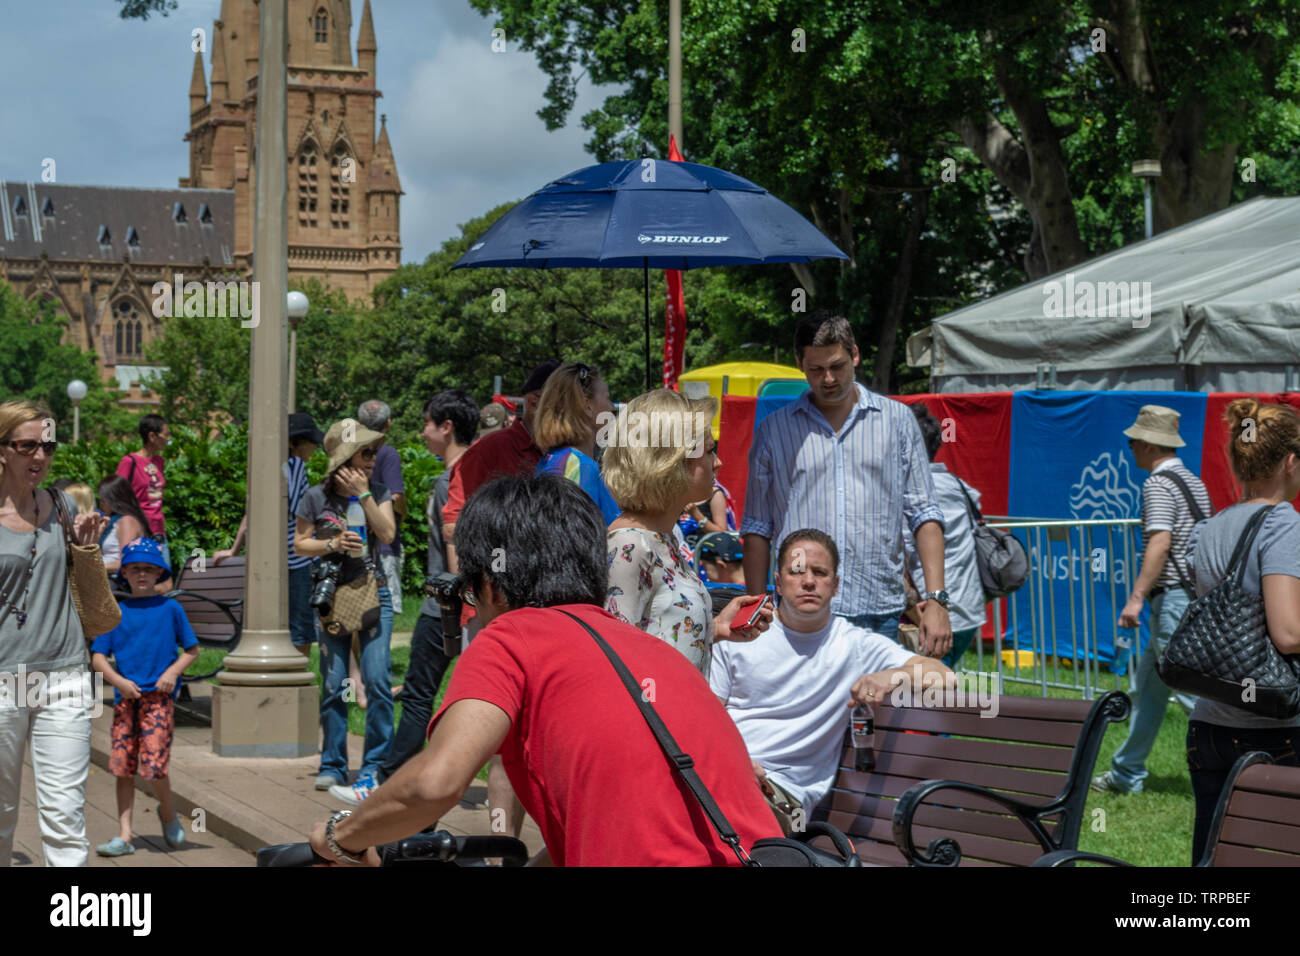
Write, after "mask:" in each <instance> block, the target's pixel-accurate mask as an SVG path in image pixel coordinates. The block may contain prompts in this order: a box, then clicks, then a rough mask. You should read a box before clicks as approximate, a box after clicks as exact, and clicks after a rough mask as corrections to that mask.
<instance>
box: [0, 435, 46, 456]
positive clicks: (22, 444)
mask: <svg viewBox="0 0 1300 956" xmlns="http://www.w3.org/2000/svg"><path fill="white" fill-rule="evenodd" d="M4 444H6V445H8V446H9V447H10V448H12V449H13V450H14V451H16V452H18V454H20V455H23V456H24V457H26V458H31V457H32V456H33V455H35V454H36V449H38V448H39V449H41V450H42V451H43V452H45V454H46V456H47V457H51V458H52V457H53V456H54V453H55V452H56V451H57V450H58V448H59V443H58V442H56V441H32V440H30V439H29V440H27V441H6V442H5V443H4Z"/></svg>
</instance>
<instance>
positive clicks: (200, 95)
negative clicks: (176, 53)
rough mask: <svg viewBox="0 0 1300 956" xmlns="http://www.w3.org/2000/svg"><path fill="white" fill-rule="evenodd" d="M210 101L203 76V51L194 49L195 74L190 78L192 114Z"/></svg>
mask: <svg viewBox="0 0 1300 956" xmlns="http://www.w3.org/2000/svg"><path fill="white" fill-rule="evenodd" d="M207 101H208V85H207V82H206V81H205V80H204V78H203V53H202V52H200V51H199V50H195V51H194V75H193V77H192V78H191V79H190V115H191V116H192V115H194V114H195V113H197V112H198V111H199V110H201V109H202V108H203V104H204V103H206V102H207Z"/></svg>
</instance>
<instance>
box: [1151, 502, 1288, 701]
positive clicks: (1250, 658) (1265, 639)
mask: <svg viewBox="0 0 1300 956" xmlns="http://www.w3.org/2000/svg"><path fill="white" fill-rule="evenodd" d="M1286 507H1290V506H1289V505H1287V506H1286ZM1271 510H1272V509H1271V508H1270V507H1267V506H1265V507H1263V508H1260V509H1259V510H1258V511H1256V512H1255V513H1254V514H1253V515H1251V517H1250V520H1249V521H1248V522H1247V523H1246V527H1245V529H1244V530H1243V531H1242V533H1241V538H1240V539H1238V541H1237V547H1236V548H1234V549H1233V552H1232V558H1231V559H1230V560H1229V561H1228V567H1227V570H1226V571H1225V572H1224V575H1223V580H1222V581H1220V582H1219V583H1218V584H1217V585H1215V586H1214V588H1212V589H1211V590H1209V591H1207V592H1206V593H1205V594H1203V595H1202V596H1201V597H1199V598H1197V599H1196V600H1194V601H1192V603H1191V604H1190V605H1188V607H1187V611H1186V612H1185V613H1184V614H1183V619H1182V620H1181V621H1180V622H1179V624H1178V627H1177V628H1176V629H1175V630H1174V633H1173V635H1172V636H1171V637H1170V638H1169V644H1168V645H1167V646H1166V647H1165V650H1164V653H1163V654H1161V655H1160V659H1159V660H1158V661H1156V673H1158V674H1159V675H1160V679H1161V680H1162V681H1164V682H1165V684H1166V685H1168V686H1169V687H1170V688H1172V689H1173V690H1181V691H1186V692H1187V693H1189V694H1195V695H1197V696H1198V697H1205V698H1207V699H1209V700H1214V701H1218V702H1219V703H1221V704H1229V705H1231V706H1233V707H1240V708H1241V709H1242V710H1246V711H1249V712H1251V713H1253V714H1258V715H1260V716H1261V717H1275V718H1287V717H1294V716H1295V715H1296V714H1300V656H1297V655H1295V654H1290V655H1286V656H1283V655H1282V654H1281V653H1279V652H1278V649H1277V647H1276V646H1274V644H1273V641H1272V639H1270V638H1269V636H1268V622H1267V620H1266V618H1265V615H1264V597H1263V595H1262V594H1255V593H1252V592H1250V591H1247V590H1246V589H1245V588H1243V587H1242V583H1241V582H1242V580H1243V578H1244V576H1245V568H1246V560H1247V556H1248V555H1249V554H1250V553H1251V550H1250V549H1251V545H1252V544H1254V542H1255V536H1256V535H1257V534H1259V529H1260V527H1261V526H1262V525H1263V524H1264V519H1265V517H1266V516H1267V515H1268V513H1269V511H1271ZM1252 683H1253V697H1254V699H1253V700H1252V699H1250V697H1251V695H1250V694H1248V693H1247V688H1249V687H1251V685H1252Z"/></svg>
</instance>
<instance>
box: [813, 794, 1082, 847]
mask: <svg viewBox="0 0 1300 956" xmlns="http://www.w3.org/2000/svg"><path fill="white" fill-rule="evenodd" d="M936 797H937V798H938V797H939V795H937V794H936ZM941 799H946V798H941ZM985 802H986V803H987V804H988V805H989V806H990V807H995V806H996V805H995V804H993V803H992V801H985ZM897 803H898V801H896V800H889V799H886V798H883V797H876V796H872V795H870V794H858V793H845V792H842V791H840V792H836V793H835V794H833V796H832V798H831V809H832V810H834V811H836V812H838V813H846V814H849V815H850V816H860V817H873V818H875V819H880V820H890V821H892V820H893V819H894V808H895V806H897ZM997 809H998V811H999V812H996V813H985V812H982V811H980V810H975V809H970V808H967V809H954V808H952V807H949V806H938V805H934V804H930V803H925V804H923V805H922V806H921V807H919V808H918V809H917V811H916V814H915V815H914V816H913V818H912V819H913V821H914V822H916V823H920V824H923V825H926V826H933V827H940V828H942V829H945V830H951V831H953V832H955V833H979V834H983V835H985V836H991V837H997V838H998V839H1000V840H1028V839H1030V833H1029V830H1028V829H1027V828H1026V827H1025V825H1024V824H1023V823H1021V822H1020V820H1019V819H1017V818H1016V817H1014V816H1011V815H1010V814H1008V813H1006V811H1004V810H1002V809H1001V808H1000V807H999V808H997ZM1056 826H1057V821H1055V820H1052V821H1049V822H1047V823H1045V829H1046V830H1047V832H1048V833H1054V832H1055V830H1056Z"/></svg>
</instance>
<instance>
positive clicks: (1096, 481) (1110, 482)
mask: <svg viewBox="0 0 1300 956" xmlns="http://www.w3.org/2000/svg"><path fill="white" fill-rule="evenodd" d="M1141 501H1142V492H1141V489H1140V488H1139V487H1138V486H1137V484H1136V483H1134V481H1133V478H1132V473H1131V472H1130V470H1129V463H1128V458H1127V457H1125V455H1124V454H1123V453H1122V452H1120V453H1118V454H1115V455H1114V456H1113V457H1112V454H1111V452H1108V451H1107V452H1102V453H1101V454H1100V455H1098V456H1097V457H1096V458H1094V459H1093V460H1092V461H1090V462H1088V464H1086V465H1084V466H1083V472H1082V474H1080V475H1079V480H1078V481H1076V482H1075V483H1074V484H1073V485H1071V486H1070V513H1071V514H1073V515H1074V517H1076V518H1078V519H1079V520H1081V521H1097V520H1103V521H1104V520H1113V519H1116V518H1132V517H1135V516H1136V515H1137V514H1139V513H1140V511H1141V510H1142V506H1141Z"/></svg>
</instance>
